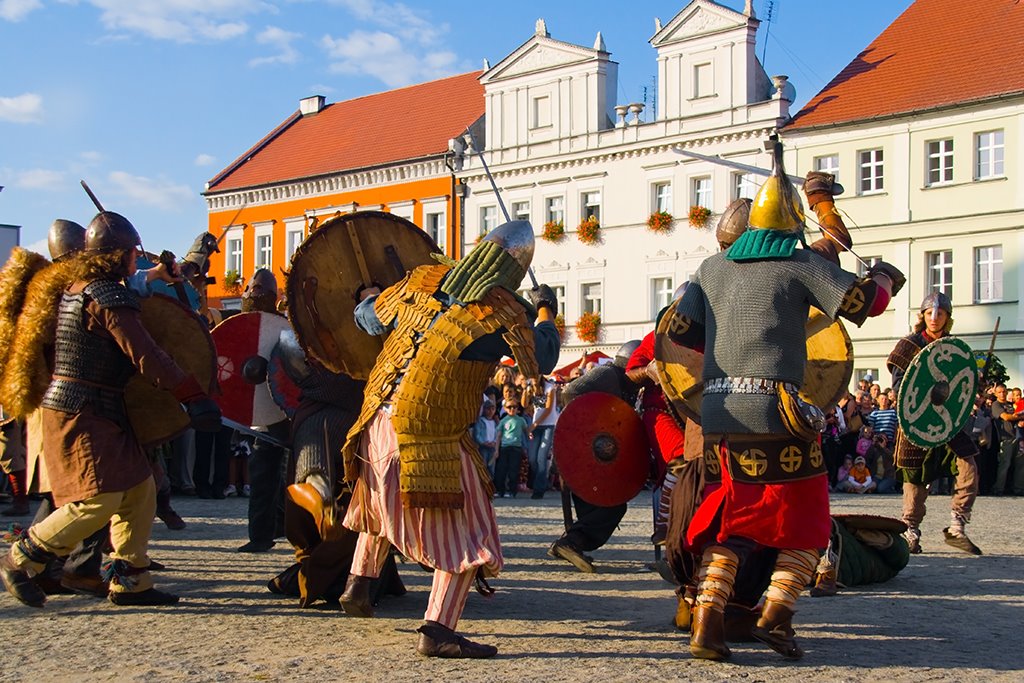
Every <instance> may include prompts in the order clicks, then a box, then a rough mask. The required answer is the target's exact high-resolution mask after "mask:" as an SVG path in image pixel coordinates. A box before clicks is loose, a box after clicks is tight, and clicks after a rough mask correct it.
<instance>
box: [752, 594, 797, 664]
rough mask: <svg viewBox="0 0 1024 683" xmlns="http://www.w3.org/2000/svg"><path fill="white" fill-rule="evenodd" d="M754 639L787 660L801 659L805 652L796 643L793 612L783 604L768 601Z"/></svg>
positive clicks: (755, 630)
mask: <svg viewBox="0 0 1024 683" xmlns="http://www.w3.org/2000/svg"><path fill="white" fill-rule="evenodd" d="M754 637H755V638H757V639H758V640H760V641H761V642H762V643H764V644H765V645H767V646H768V647H770V648H771V649H773V650H775V651H776V652H778V653H779V654H780V655H782V656H783V657H785V658H786V659H800V658H801V657H803V656H804V651H803V650H801V649H800V646H799V645H797V643H796V631H794V630H793V610H791V609H790V608H788V607H786V606H785V605H783V604H782V603H778V602H774V601H771V600H769V601H766V602H765V603H764V608H762V610H761V618H760V619H758V621H757V626H755V627H754Z"/></svg>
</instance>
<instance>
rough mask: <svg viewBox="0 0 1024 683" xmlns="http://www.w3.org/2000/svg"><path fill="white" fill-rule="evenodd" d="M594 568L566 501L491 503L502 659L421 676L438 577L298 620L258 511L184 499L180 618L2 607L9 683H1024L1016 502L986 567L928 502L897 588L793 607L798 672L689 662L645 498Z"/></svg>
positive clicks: (988, 529)
mask: <svg viewBox="0 0 1024 683" xmlns="http://www.w3.org/2000/svg"><path fill="white" fill-rule="evenodd" d="M646 495H647V496H648V497H647V498H645V497H644V495H641V496H640V497H638V498H637V500H635V501H634V502H633V503H632V504H631V506H630V511H629V514H628V515H627V517H626V519H625V520H624V522H623V524H622V527H621V529H620V530H619V532H618V533H617V534H616V535H615V536H614V537H613V538H612V541H611V542H610V543H609V544H608V545H607V546H606V547H605V548H602V549H600V550H598V551H596V552H595V553H594V557H595V562H596V564H597V566H598V573H596V574H592V575H584V574H579V573H577V572H576V571H575V570H574V569H573V568H572V567H571V566H570V565H568V564H567V563H564V562H561V561H556V560H552V559H550V558H548V557H547V556H546V555H545V550H546V548H547V546H548V544H549V543H550V542H551V540H553V539H554V538H555V537H556V536H557V535H558V533H559V531H560V527H561V510H560V506H559V502H558V500H556V497H557V494H552V493H549V494H548V498H546V499H544V500H541V501H533V500H530V499H528V498H527V499H525V500H524V499H522V498H518V499H508V500H497V501H495V503H496V507H497V512H498V520H499V524H500V527H501V532H502V540H503V543H504V548H505V554H506V569H505V571H504V572H503V573H502V575H501V576H500V577H499V578H497V579H495V580H493V582H492V585H493V586H494V587H495V588H496V589H497V591H498V592H497V594H496V595H495V596H493V597H492V598H489V599H487V598H483V597H481V596H479V595H476V594H475V593H474V594H472V595H471V596H470V599H469V603H468V605H467V608H466V612H465V615H464V618H463V621H462V623H461V624H460V630H462V631H463V632H464V633H466V634H467V635H469V636H471V637H473V638H475V639H479V640H481V641H483V642H488V643H493V644H496V645H497V646H498V647H499V648H500V652H499V655H498V657H497V658H495V659H493V660H484V661H475V662H465V661H450V660H449V661H446V660H428V659H424V658H421V657H419V656H418V655H417V654H416V653H415V652H414V644H415V633H414V629H415V628H416V627H417V626H418V625H419V623H420V619H421V618H422V613H423V610H424V608H425V606H426V599H427V593H428V591H429V587H430V575H429V574H426V573H425V572H423V571H422V570H421V569H419V567H417V566H416V565H408V564H407V565H403V566H401V572H402V576H403V579H404V580H405V583H406V585H407V586H408V588H409V593H408V594H407V595H406V596H404V597H401V598H388V599H385V601H384V602H383V603H382V604H381V605H380V607H379V608H378V611H377V616H376V617H375V618H373V619H354V618H350V617H347V616H345V615H344V614H343V613H339V612H334V611H326V610H300V609H299V608H298V607H297V606H296V604H295V603H294V601H293V600H290V599H282V598H280V597H278V596H275V595H272V594H271V593H269V592H267V590H266V588H265V584H266V581H267V579H268V578H270V577H271V576H272V575H273V574H275V573H276V572H277V571H279V570H280V569H283V568H284V567H285V566H287V565H288V564H289V563H290V561H291V556H290V552H289V550H288V549H287V547H286V544H281V543H279V544H278V546H277V547H276V548H275V549H274V550H272V551H271V552H269V553H265V554H262V555H244V554H239V553H237V552H235V548H236V547H237V546H239V545H240V544H241V543H242V542H243V541H244V540H245V521H244V520H245V509H246V507H245V506H246V501H245V500H242V499H228V500H226V501H213V500H198V499H193V498H175V500H174V504H175V506H176V508H177V509H178V510H179V512H180V513H181V514H182V516H183V517H185V519H186V520H187V521H188V523H189V526H188V528H187V529H185V530H184V531H180V532H171V531H168V530H167V529H166V528H164V527H163V525H162V524H160V523H159V522H158V523H157V529H156V531H155V534H154V536H155V538H154V540H153V543H152V547H151V554H152V555H153V557H154V558H156V559H159V560H160V561H161V562H164V563H165V564H167V565H168V568H169V571H167V572H164V573H161V574H159V575H157V581H158V585H159V586H160V587H161V588H165V589H168V590H171V591H174V592H177V593H179V594H181V596H182V603H181V604H180V605H179V606H177V607H174V608H118V607H114V606H113V605H111V604H109V603H108V602H106V601H101V600H96V599H91V598H86V597H82V596H58V597H55V598H51V599H50V601H49V602H48V603H47V605H46V607H45V608H44V609H42V610H35V609H31V608H28V607H24V606H22V605H21V604H20V603H17V602H16V601H15V600H14V599H13V598H11V597H10V596H8V595H6V594H4V595H2V596H0V633H2V634H3V636H2V641H3V656H2V657H0V662H2V664H0V680H5V681H7V680H9V681H33V682H35V681H54V680H61V681H67V680H75V681H108V680H118V681H125V680H128V681H172V680H173V681H178V680H197V681H207V680H210V681H227V680H232V681H233V680H242V681H267V680H289V681H290V680H296V681H298V680H301V681H326V680H344V681H421V680H444V681H517V682H518V681H545V682H546V683H554V682H556V681H641V680H643V681H651V680H746V681H812V680H829V681H846V680H867V679H871V680H899V681H939V680H950V681H963V680H1007V681H1011V680H1012V681H1020V680H1024V562H1022V556H1024V540H1022V535H1021V533H1020V530H1019V529H1020V523H1021V520H1022V519H1024V499H1017V498H981V499H979V502H978V504H977V506H976V509H975V521H974V523H973V524H971V525H970V527H969V531H970V532H971V536H972V537H973V538H974V540H975V541H976V542H977V543H978V545H980V546H981V547H982V548H983V549H984V550H985V553H986V554H985V556H984V557H977V558H976V557H970V556H967V555H964V554H962V553H959V552H957V551H955V550H953V549H951V548H949V547H947V546H946V545H945V544H944V543H943V541H942V535H941V531H940V530H941V528H942V527H943V526H945V525H946V523H947V521H948V515H949V512H948V506H949V498H948V497H947V496H936V497H934V498H932V499H931V500H930V501H929V514H928V517H927V518H926V519H925V523H924V526H923V530H924V547H925V554H923V555H918V556H914V557H913V558H912V559H911V562H910V565H909V566H908V567H907V568H906V569H905V570H904V571H903V572H902V573H901V574H900V575H899V576H898V577H896V578H895V579H894V580H893V581H890V582H888V583H886V584H880V585H875V586H869V587H865V588H861V589H856V590H850V591H847V592H844V593H842V594H841V595H840V596H837V597H834V598H817V599H812V598H810V597H809V596H807V595H806V594H805V595H804V597H802V598H801V601H800V603H799V604H798V608H799V611H798V615H797V622H796V625H797V629H798V632H799V636H800V638H801V642H802V644H803V646H804V648H805V649H806V650H807V656H806V657H805V658H804V659H803V660H802V661H800V662H796V663H787V662H784V661H782V660H781V658H779V657H778V655H776V654H775V653H773V652H771V651H770V650H768V649H767V648H765V647H763V646H759V645H740V646H737V647H734V648H733V651H734V656H733V660H732V661H731V662H729V663H725V664H716V663H709V662H702V661H695V660H694V659H692V658H691V657H690V655H689V653H688V650H687V638H686V636H685V635H684V634H681V633H678V632H677V631H675V629H674V628H673V627H672V625H671V620H672V616H673V613H674V610H675V599H674V596H673V594H672V590H671V587H670V586H668V585H667V584H666V583H665V582H664V581H662V580H661V579H660V578H659V577H658V576H657V575H656V574H653V573H651V572H649V571H646V570H645V564H646V563H647V562H649V561H650V560H651V559H652V557H653V555H652V551H651V548H650V546H649V545H647V544H646V539H647V538H648V537H649V535H650V521H649V520H650V501H649V494H646ZM833 510H834V511H839V512H865V513H871V514H887V515H891V516H895V515H897V514H898V510H899V497H898V496H850V495H847V496H843V495H840V496H836V497H834V498H833Z"/></svg>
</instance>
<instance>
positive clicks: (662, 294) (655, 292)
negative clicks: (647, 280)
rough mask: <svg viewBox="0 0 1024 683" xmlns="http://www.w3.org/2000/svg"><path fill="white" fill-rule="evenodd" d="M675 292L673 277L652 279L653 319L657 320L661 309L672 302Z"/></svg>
mask: <svg viewBox="0 0 1024 683" xmlns="http://www.w3.org/2000/svg"><path fill="white" fill-rule="evenodd" d="M674 292H675V289H673V287H672V278H671V277H656V278H652V279H651V320H656V319H657V317H658V313H659V312H660V311H661V309H663V308H665V307H666V306H668V305H669V304H670V303H672V294H673V293H674Z"/></svg>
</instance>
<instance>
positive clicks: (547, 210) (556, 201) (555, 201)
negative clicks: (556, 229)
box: [544, 194, 565, 225]
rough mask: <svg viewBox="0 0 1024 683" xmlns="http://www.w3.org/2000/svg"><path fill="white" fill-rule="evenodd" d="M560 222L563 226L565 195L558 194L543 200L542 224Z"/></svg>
mask: <svg viewBox="0 0 1024 683" xmlns="http://www.w3.org/2000/svg"><path fill="white" fill-rule="evenodd" d="M551 221H558V222H561V223H562V225H565V195H562V194H558V195H552V196H551V197H545V198H544V222H545V223H550V222H551Z"/></svg>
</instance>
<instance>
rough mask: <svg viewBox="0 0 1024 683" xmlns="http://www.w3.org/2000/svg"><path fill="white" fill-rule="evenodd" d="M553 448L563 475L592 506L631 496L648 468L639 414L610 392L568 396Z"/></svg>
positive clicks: (642, 482)
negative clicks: (567, 403) (575, 396)
mask: <svg viewBox="0 0 1024 683" xmlns="http://www.w3.org/2000/svg"><path fill="white" fill-rule="evenodd" d="M553 451H554V458H555V462H556V464H557V465H558V471H559V472H560V473H561V476H562V479H563V480H564V481H565V483H566V484H568V485H569V488H570V489H572V491H573V493H575V494H576V495H578V496H579V497H580V498H582V499H583V500H585V501H587V502H588V503H590V504H592V505H600V506H603V507H610V506H613V505H620V504H622V503H625V502H627V501H629V500H632V499H633V497H634V496H636V494H637V493H639V492H640V489H641V488H643V485H644V482H646V481H647V477H648V476H649V475H650V471H651V455H650V453H651V448H650V444H649V443H648V441H647V432H646V431H645V430H644V425H643V422H642V421H641V420H640V416H639V415H637V414H636V411H635V410H633V408H632V407H630V405H629V404H628V403H626V402H625V401H623V400H622V399H621V398H619V397H617V396H612V395H611V394H605V393H601V392H596V391H595V392H592V393H589V394H584V395H582V396H580V397H578V398H576V399H573V401H572V402H571V403H570V404H569V405H568V406H566V407H565V410H563V411H562V413H561V415H559V416H558V423H557V424H556V425H555V440H554V445H553Z"/></svg>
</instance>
